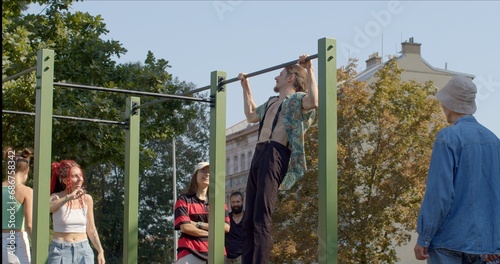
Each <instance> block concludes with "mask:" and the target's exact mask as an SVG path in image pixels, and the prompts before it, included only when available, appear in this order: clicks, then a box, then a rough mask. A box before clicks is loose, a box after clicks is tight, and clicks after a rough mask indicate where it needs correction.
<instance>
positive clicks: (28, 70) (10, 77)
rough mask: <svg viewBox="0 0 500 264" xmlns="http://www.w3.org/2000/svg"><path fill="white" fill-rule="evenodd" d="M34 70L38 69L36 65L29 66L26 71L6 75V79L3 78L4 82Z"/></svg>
mask: <svg viewBox="0 0 500 264" xmlns="http://www.w3.org/2000/svg"><path fill="white" fill-rule="evenodd" d="M34 70H36V66H35V67H31V68H29V69H27V70H24V71H22V72H20V73H16V74H14V75H12V76H9V77H5V79H2V83H4V82H8V81H10V80H14V79H16V78H17V77H20V76H23V75H25V74H28V73H30V72H32V71H34Z"/></svg>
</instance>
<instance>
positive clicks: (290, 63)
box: [219, 54, 318, 86]
mask: <svg viewBox="0 0 500 264" xmlns="http://www.w3.org/2000/svg"><path fill="white" fill-rule="evenodd" d="M316 58H318V54H314V55H311V56H309V57H307V58H306V61H308V60H312V59H316ZM298 62H299V60H293V61H289V62H285V63H282V64H279V65H276V66H273V67H269V68H266V69H263V70H260V71H255V72H251V73H247V74H245V78H250V77H252V76H257V75H260V74H263V73H266V72H270V71H274V70H278V69H282V68H285V67H287V66H292V65H295V64H297V63H298ZM239 80H240V79H238V77H235V78H232V79H229V80H225V81H222V82H220V83H219V86H222V85H226V84H228V83H232V82H236V81H239Z"/></svg>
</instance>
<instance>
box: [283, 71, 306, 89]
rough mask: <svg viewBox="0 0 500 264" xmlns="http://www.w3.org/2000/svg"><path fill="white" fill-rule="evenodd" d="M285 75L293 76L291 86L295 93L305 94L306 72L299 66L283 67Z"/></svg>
mask: <svg viewBox="0 0 500 264" xmlns="http://www.w3.org/2000/svg"><path fill="white" fill-rule="evenodd" d="M285 70H286V72H287V74H294V75H295V82H293V86H294V87H295V91H296V92H305V93H306V92H307V72H306V70H305V69H304V68H303V67H302V66H300V65H297V64H295V65H291V66H287V67H285Z"/></svg>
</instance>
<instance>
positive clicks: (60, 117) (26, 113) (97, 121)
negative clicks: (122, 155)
mask: <svg viewBox="0 0 500 264" xmlns="http://www.w3.org/2000/svg"><path fill="white" fill-rule="evenodd" d="M2 114H15V115H30V116H35V115H36V114H35V113H30V112H23V111H13V110H2ZM52 117H53V118H58V119H68V120H74V121H87V122H94V123H103V124H109V125H122V126H124V125H127V122H120V121H110V120H102V119H94V118H84V117H76V116H62V115H52Z"/></svg>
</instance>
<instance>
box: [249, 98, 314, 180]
mask: <svg viewBox="0 0 500 264" xmlns="http://www.w3.org/2000/svg"><path fill="white" fill-rule="evenodd" d="M304 96H306V93H303V92H297V93H294V94H291V95H289V96H288V97H287V98H286V99H285V100H284V101H283V103H282V110H281V115H282V118H283V125H284V127H285V132H286V135H287V137H288V144H289V147H290V149H291V151H292V152H291V154H290V162H289V163H288V172H287V174H286V175H285V177H284V178H283V182H281V185H280V188H279V189H280V190H289V189H290V188H291V187H292V186H293V185H294V184H295V182H296V181H297V180H298V179H300V178H302V176H304V172H305V171H306V169H307V167H306V156H305V151H304V134H305V132H306V131H307V129H308V128H309V127H310V126H311V124H312V123H313V121H314V117H315V114H316V111H315V110H309V111H307V112H303V109H302V98H304ZM272 98H274V96H273V97H271V98H269V100H271V99H272ZM269 100H268V101H267V102H266V103H264V104H262V105H260V106H259V107H258V108H257V115H258V116H259V120H260V121H262V118H263V117H264V114H265V112H266V108H267V104H268V102H269Z"/></svg>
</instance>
